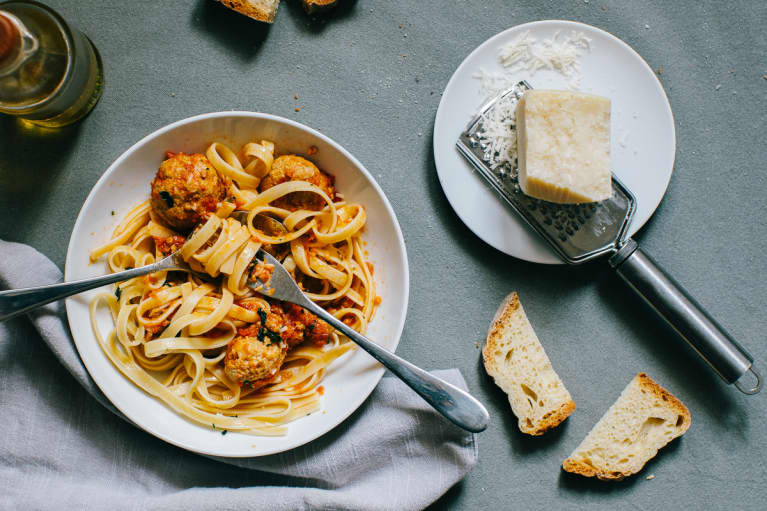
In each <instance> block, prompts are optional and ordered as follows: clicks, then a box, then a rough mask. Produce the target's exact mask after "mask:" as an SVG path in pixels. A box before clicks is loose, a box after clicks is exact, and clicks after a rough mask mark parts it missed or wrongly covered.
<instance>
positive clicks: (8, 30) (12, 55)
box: [0, 12, 21, 67]
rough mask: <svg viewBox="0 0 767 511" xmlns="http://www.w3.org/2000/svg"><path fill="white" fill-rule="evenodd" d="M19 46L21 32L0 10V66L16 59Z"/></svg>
mask: <svg viewBox="0 0 767 511" xmlns="http://www.w3.org/2000/svg"><path fill="white" fill-rule="evenodd" d="M20 48H21V34H20V33H19V31H18V29H17V28H16V24H15V23H13V22H12V21H11V20H10V19H8V17H7V16H5V15H3V13H2V12H0V67H2V66H4V65H5V64H8V63H9V62H12V61H13V60H15V59H16V55H17V54H18V53H19V49H20Z"/></svg>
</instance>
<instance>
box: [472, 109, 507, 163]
mask: <svg viewBox="0 0 767 511" xmlns="http://www.w3.org/2000/svg"><path fill="white" fill-rule="evenodd" d="M516 106H517V102H516V100H515V98H514V96H511V95H509V96H506V97H505V98H503V99H502V100H501V101H499V102H498V103H496V105H495V107H494V108H491V109H490V111H489V112H487V113H486V114H485V116H484V118H483V119H482V128H481V129H480V130H479V131H478V132H477V138H478V139H479V141H480V143H482V150H483V152H484V158H485V162H487V164H488V165H489V166H490V168H491V169H496V168H498V167H500V166H501V165H503V164H504V163H510V164H511V165H512V167H514V166H516V164H517V131H516V127H515V117H516V116H515V112H516Z"/></svg>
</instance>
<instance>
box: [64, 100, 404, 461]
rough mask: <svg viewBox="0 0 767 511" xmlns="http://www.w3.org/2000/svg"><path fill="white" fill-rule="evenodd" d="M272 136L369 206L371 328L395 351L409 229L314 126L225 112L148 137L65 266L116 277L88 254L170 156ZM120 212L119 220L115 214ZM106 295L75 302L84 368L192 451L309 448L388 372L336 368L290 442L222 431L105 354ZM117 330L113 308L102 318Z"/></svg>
mask: <svg viewBox="0 0 767 511" xmlns="http://www.w3.org/2000/svg"><path fill="white" fill-rule="evenodd" d="M262 138H263V139H267V140H272V141H274V142H275V143H276V145H277V150H278V152H280V153H288V152H293V153H297V154H306V152H307V149H308V148H309V147H310V146H312V145H315V146H317V148H318V149H319V151H318V152H317V154H316V155H314V156H313V157H312V159H313V160H314V161H315V162H316V163H317V165H318V166H319V167H320V168H322V169H324V170H326V171H328V172H330V173H332V174H333V175H335V177H336V185H337V189H338V190H339V191H340V192H342V193H343V194H344V195H345V196H346V197H347V198H348V199H351V200H354V201H355V202H359V203H361V204H364V205H365V207H366V209H367V214H368V223H367V226H366V229H365V234H364V235H363V239H364V240H365V241H366V242H367V247H366V248H367V249H368V251H369V252H370V259H371V261H372V262H373V264H374V265H375V270H376V271H375V281H376V287H377V293H378V294H379V295H380V296H381V297H382V298H383V302H382V303H381V306H380V307H379V309H378V312H377V314H376V317H375V318H374V320H373V321H372V322H371V324H370V328H369V330H368V335H369V337H370V338H372V339H373V340H375V341H376V342H378V343H379V344H381V345H383V346H385V347H386V348H388V349H390V350H394V349H395V348H396V347H397V344H398V343H399V338H400V335H401V333H402V328H403V326H404V322H405V314H406V311H407V304H408V289H409V288H408V278H409V277H408V263H407V256H406V254H405V245H404V241H403V238H402V233H401V231H400V228H399V224H398V223H397V219H396V217H395V215H394V211H393V210H392V208H391V205H390V204H389V201H388V200H387V199H386V197H385V196H384V194H383V191H381V188H380V187H379V186H378V184H376V182H375V181H374V179H373V177H372V176H371V175H370V173H368V171H367V170H365V168H364V167H363V166H362V164H361V163H360V162H359V161H357V160H356V159H355V158H354V157H353V156H352V155H351V154H349V153H348V152H347V151H346V150H344V149H343V148H342V147H341V146H340V145H338V144H337V143H335V142H333V141H332V140H330V139H329V138H327V137H326V136H324V135H322V134H320V133H318V132H317V131H315V130H312V129H310V128H307V127H306V126H303V125H301V124H298V123H296V122H293V121H290V120H287V119H283V118H280V117H276V116H272V115H267V114H261V113H253V112H218V113H210V114H204V115H199V116H196V117H191V118H189V119H184V120H182V121H179V122H176V123H173V124H171V125H169V126H166V127H164V128H161V129H159V130H157V131H155V132H154V133H152V134H151V135H149V136H147V137H146V138H144V139H143V140H141V141H140V142H138V143H136V144H135V145H134V146H133V147H131V148H130V149H128V150H127V151H126V152H125V153H123V154H122V156H120V157H119V158H118V159H117V160H116V161H115V162H114V163H113V164H112V165H111V166H110V167H109V168H108V169H107V171H106V172H105V173H104V175H103V176H102V177H101V179H99V181H98V182H97V183H96V185H95V186H94V187H93V190H91V193H90V195H88V198H87V199H86V201H85V204H83V207H82V209H81V210H80V214H79V216H78V217H77V222H76V223H75V227H74V230H73V231H72V237H71V239H70V242H69V249H68V252H67V260H66V271H65V278H66V280H75V279H80V278H85V277H91V276H95V275H103V274H105V273H106V272H107V268H106V263H104V262H99V263H97V264H88V261H89V259H88V253H89V251H90V250H91V249H93V248H94V247H96V246H97V245H99V244H101V243H103V242H104V241H105V240H107V239H108V238H109V235H110V233H111V232H112V229H113V228H114V227H115V225H116V224H117V223H118V222H119V220H120V219H121V218H122V217H123V216H124V215H125V214H126V213H127V212H128V211H129V210H130V209H131V208H132V207H133V206H135V205H136V204H138V203H139V202H141V201H142V200H145V199H146V198H147V197H148V195H149V183H150V181H151V180H152V178H153V177H154V174H155V173H156V172H157V168H158V167H159V166H160V163H161V162H162V160H163V157H164V153H165V151H166V150H172V151H184V152H202V151H204V150H205V148H206V147H207V145H208V144H209V143H210V142H212V141H220V142H224V143H227V144H229V145H230V147H233V148H239V147H240V146H241V145H242V144H244V143H246V142H248V141H251V140H253V139H262ZM112 211H114V212H115V215H114V216H112V214H111V212H112ZM96 292H97V291H91V292H87V293H83V294H81V295H78V296H75V297H72V298H69V299H67V302H66V305H67V315H68V317H69V326H70V328H71V330H72V336H73V338H74V341H75V345H76V346H77V350H78V352H79V353H80V357H81V358H82V360H83V362H84V364H85V367H86V368H87V369H88V372H89V373H90V374H91V376H92V377H93V379H94V381H95V382H96V384H97V385H98V386H99V388H101V390H102V391H103V392H104V394H105V395H106V396H107V397H108V398H109V400H110V401H112V403H113V404H114V405H115V406H116V407H117V408H118V409H119V410H120V411H122V412H123V413H124V414H125V415H126V416H127V417H128V418H129V419H130V420H131V421H133V422H134V423H135V424H137V425H138V426H140V427H141V428H143V429H144V430H146V431H147V432H149V433H151V434H153V435H155V436H157V437H159V438H161V439H163V440H165V441H166V442H169V443H171V444H174V445H177V446H179V447H183V448H185V449H188V450H190V451H195V452H198V453H202V454H210V455H215V456H227V457H249V456H263V455H266V454H273V453H277V452H282V451H285V450H288V449H292V448H294V447H297V446H300V445H302V444H305V443H307V442H309V441H310V440H313V439H315V438H317V437H319V436H320V435H322V434H324V433H326V432H328V431H329V430H330V429H332V428H333V427H335V426H336V425H338V424H339V423H340V422H341V421H343V420H344V419H345V418H346V417H348V416H349V415H350V414H351V413H352V412H354V410H356V409H357V408H358V407H359V406H360V405H361V404H362V402H363V401H364V400H365V398H367V396H368V395H369V394H370V393H371V392H372V391H373V389H374V388H375V386H376V384H377V383H378V381H379V380H380V379H381V376H382V375H383V373H384V369H383V367H381V366H380V365H379V364H378V363H376V362H375V361H374V360H373V359H372V358H371V357H370V356H368V355H367V353H365V352H363V351H362V350H360V349H357V350H355V351H353V352H351V354H346V355H344V356H343V357H342V358H341V359H339V360H337V361H336V362H335V363H333V365H331V366H330V368H329V370H328V372H327V374H326V376H325V379H324V381H323V385H324V387H325V392H324V396H323V399H322V411H320V412H316V413H313V414H311V415H309V416H307V417H304V418H301V419H299V420H296V421H294V422H292V423H291V424H289V426H288V427H289V432H288V434H287V435H286V436H283V437H258V436H252V435H246V434H241V433H233V432H230V433H229V434H227V435H221V434H220V432H219V431H213V430H212V429H211V428H210V427H203V426H200V425H198V424H196V423H193V422H191V421H189V420H187V419H185V418H183V417H182V416H180V415H177V414H176V413H175V412H173V411H172V410H171V409H170V408H168V407H167V406H166V405H165V404H163V403H162V402H160V401H158V400H156V399H154V398H153V397H151V396H149V395H148V394H145V393H144V392H143V391H142V390H140V389H139V388H138V387H136V386H135V385H133V383H131V382H130V381H128V379H126V378H125V377H124V376H123V375H122V374H121V373H120V372H119V371H118V370H117V369H115V367H114V366H113V365H112V364H111V362H110V361H109V360H108V359H107V358H106V356H105V355H104V353H103V352H102V350H101V348H100V346H99V345H98V342H97V341H96V338H95V337H94V334H93V331H92V330H91V326H90V321H89V316H88V304H89V302H90V300H91V298H92V297H93V295H94V294H95V293H96ZM98 321H99V325H100V328H102V331H103V332H108V331H109V329H110V328H111V327H112V321H111V318H110V317H109V314H108V313H107V312H105V311H104V312H103V314H101V315H100V316H99V318H98Z"/></svg>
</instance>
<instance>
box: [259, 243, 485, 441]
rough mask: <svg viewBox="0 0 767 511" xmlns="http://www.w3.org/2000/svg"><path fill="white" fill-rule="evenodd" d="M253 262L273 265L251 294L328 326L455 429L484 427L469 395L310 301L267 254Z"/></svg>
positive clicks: (480, 408) (481, 412) (482, 411)
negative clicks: (289, 306) (295, 308)
mask: <svg viewBox="0 0 767 511" xmlns="http://www.w3.org/2000/svg"><path fill="white" fill-rule="evenodd" d="M256 258H257V259H258V260H260V261H262V262H264V263H267V264H271V265H274V272H273V273H272V276H271V278H270V279H269V281H267V282H264V281H261V280H256V281H254V282H249V283H248V286H250V287H251V288H252V289H253V290H255V291H256V292H258V293H260V294H262V295H264V296H267V297H270V298H276V299H277V300H282V301H285V302H290V303H294V304H296V305H298V306H299V307H303V308H304V309H306V310H308V311H309V312H311V313H312V314H314V315H316V316H319V317H320V318H321V319H322V320H324V321H326V322H328V323H330V325H331V326H333V328H335V329H336V330H338V331H339V332H341V333H342V334H344V335H345V336H346V337H348V338H349V339H351V340H352V341H354V342H355V343H356V344H357V345H358V346H359V347H360V348H362V349H363V350H365V351H367V352H368V353H369V354H370V355H371V356H372V357H373V358H375V359H376V360H378V361H379V362H380V363H381V364H382V365H383V366H384V367H386V368H387V369H388V370H389V371H391V372H392V373H394V374H395V375H396V376H397V377H398V378H399V379H400V380H402V381H403V382H405V383H406V384H407V385H408V386H409V387H410V388H411V389H413V390H414V391H415V392H416V393H417V394H418V395H419V396H421V397H422V398H423V399H424V400H426V402H427V403H429V404H430V405H431V406H432V407H434V409H435V410H437V411H438V412H439V413H441V414H442V415H444V416H445V418H447V419H448V420H450V421H451V422H452V423H453V424H455V425H456V426H459V427H461V428H463V429H465V430H468V431H472V432H475V433H478V432H480V431H483V430H484V429H485V428H486V427H487V423H488V421H489V419H490V415H489V414H488V412H487V410H486V409H485V407H484V406H483V405H482V403H480V402H479V401H477V400H476V399H475V398H474V397H472V396H471V395H470V394H469V393H467V392H464V391H463V390H461V389H459V388H458V387H455V386H454V385H451V384H450V383H448V382H446V381H445V380H442V379H440V378H437V377H436V376H434V375H432V374H430V373H428V372H426V371H424V370H423V369H421V368H420V367H417V366H415V365H413V364H411V363H410V362H408V361H407V360H404V359H402V358H400V357H398V356H397V355H395V354H394V353H392V352H390V351H389V350H387V349H385V348H382V347H381V346H379V345H378V344H376V343H374V342H373V341H371V340H370V339H368V338H367V337H365V336H364V335H362V334H360V333H359V332H357V331H356V330H354V329H353V328H351V327H350V326H348V325H347V324H346V323H344V322H343V321H340V320H339V319H337V318H336V317H335V316H333V315H332V314H330V313H329V312H328V311H326V310H325V309H323V308H322V307H320V306H319V305H317V304H316V303H314V302H313V301H311V300H310V299H309V297H307V296H306V295H305V294H304V293H303V291H301V289H300V288H299V287H298V284H296V281H295V280H293V277H292V276H291V275H290V273H288V270H286V269H285V268H284V267H283V266H282V264H280V262H279V261H278V260H277V259H275V258H274V257H273V256H272V255H271V254H269V253H268V252H265V251H263V250H259V251H258V254H256Z"/></svg>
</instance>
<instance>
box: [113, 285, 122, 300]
mask: <svg viewBox="0 0 767 511" xmlns="http://www.w3.org/2000/svg"><path fill="white" fill-rule="evenodd" d="M122 294H123V290H122V289H120V286H117V287H116V288H115V296H116V297H117V299H118V300H119V299H120V295H122Z"/></svg>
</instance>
